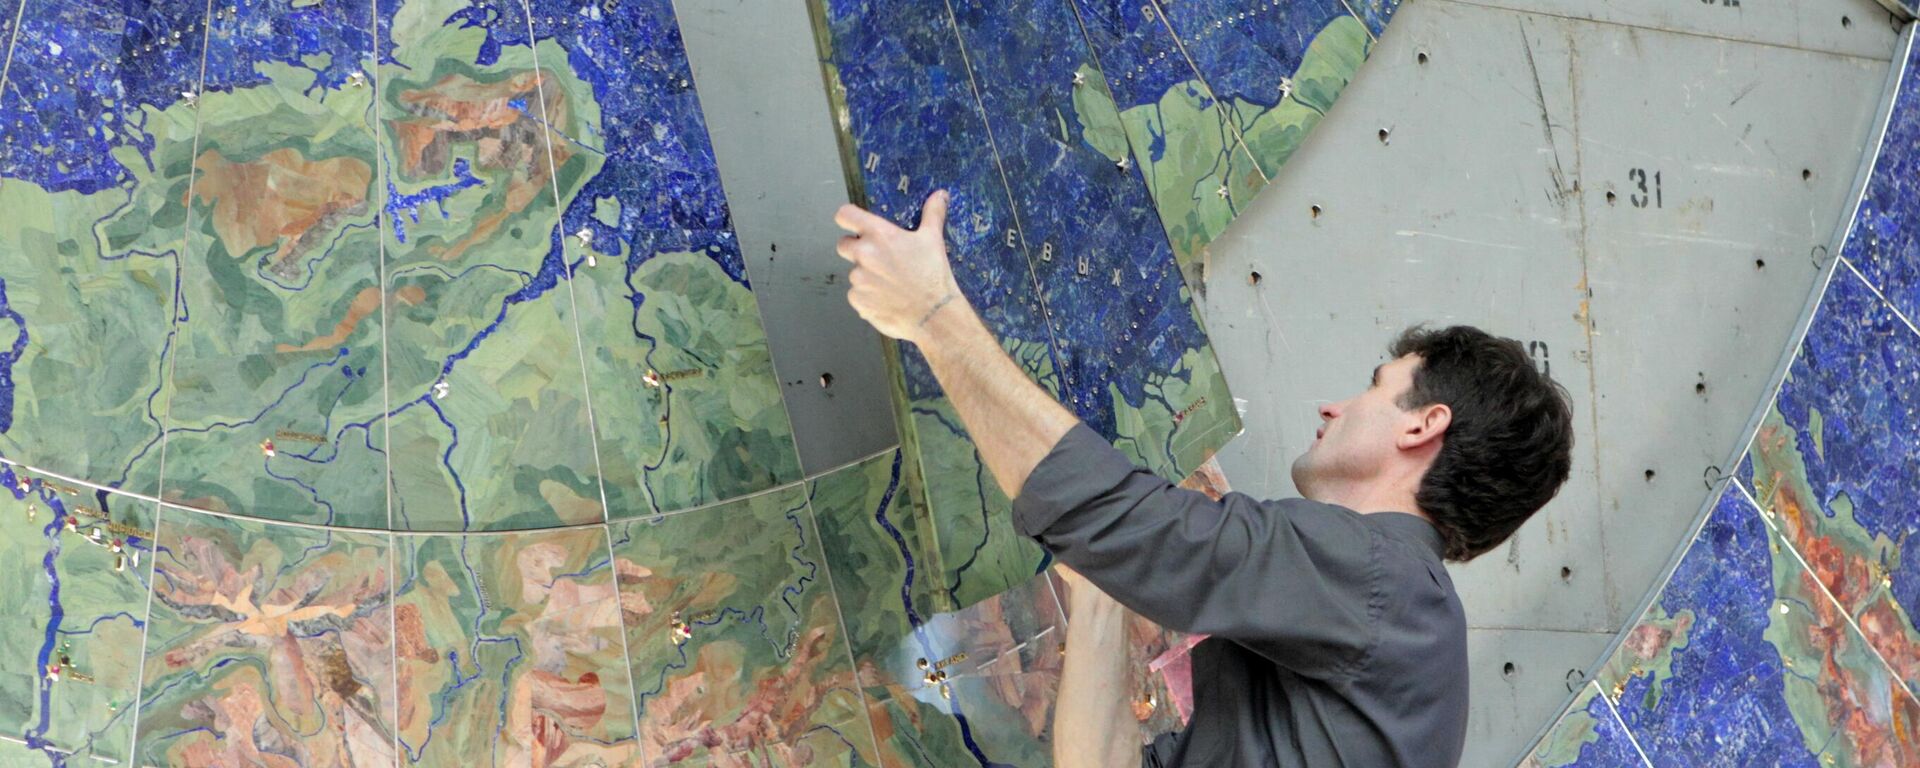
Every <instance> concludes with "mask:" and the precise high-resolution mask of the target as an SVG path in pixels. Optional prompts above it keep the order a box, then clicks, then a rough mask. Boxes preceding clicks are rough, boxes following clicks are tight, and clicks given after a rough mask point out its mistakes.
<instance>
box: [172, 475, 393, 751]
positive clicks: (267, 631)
mask: <svg viewBox="0 0 1920 768" xmlns="http://www.w3.org/2000/svg"><path fill="white" fill-rule="evenodd" d="M160 544H161V546H162V547H163V548H164V549H165V554H164V555H163V556H162V557H161V558H160V559H159V561H158V563H157V565H156V568H157V570H158V573H157V574H156V575H155V577H154V580H153V581H154V585H155V586H154V593H153V609H152V618H151V625H150V626H149V627H148V628H147V636H146V639H147V649H146V659H147V660H146V667H145V676H144V680H143V682H142V684H141V689H140V690H141V717H140V739H139V748H140V761H141V763H142V764H151V765H191V764H226V763H231V762H245V761H250V760H253V759H257V758H256V755H258V754H260V753H261V752H272V753H277V754H280V755H283V756H285V757H287V758H288V759H291V760H292V761H293V762H294V763H296V764H299V765H338V766H391V765H393V764H394V763H395V755H394V751H393V745H394V742H393V726H392V723H393V720H394V710H393V690H394V688H393V684H394V679H393V655H392V649H393V644H392V633H393V626H394V624H393V612H392V605H391V602H390V597H391V595H392V588H393V585H392V583H391V582H390V580H389V576H390V574H391V573H392V569H391V565H390V563H391V557H390V555H391V553H390V552H389V551H388V548H389V537H388V536H387V535H386V534H358V533H347V532H340V531H322V530H315V529H311V528H295V527H288V526H282V525H275V524H271V523H261V522H253V521H237V520H232V519H227V518H219V517H213V516H211V515H204V514H200V513H197V512H189V511H186V510H178V509H168V510H166V511H165V512H164V513H163V514H162V517H161V529H160Z"/></svg>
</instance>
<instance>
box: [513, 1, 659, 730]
mask: <svg viewBox="0 0 1920 768" xmlns="http://www.w3.org/2000/svg"><path fill="white" fill-rule="evenodd" d="M520 12H521V13H523V14H525V15H526V17H527V53H528V54H529V55H530V56H532V57H533V89H534V95H535V96H537V97H539V98H538V99H537V101H539V102H540V128H541V130H540V140H541V143H542V144H544V145H546V148H547V182H548V186H549V187H550V188H551V189H552V190H553V215H554V222H553V229H554V231H555V232H556V233H558V234H559V236H560V269H561V271H562V272H563V273H564V275H563V277H564V278H565V280H566V282H567V306H569V307H572V311H571V312H569V313H568V315H569V317H568V319H570V320H572V321H573V350H574V359H575V360H576V361H578V362H579V363H580V400H581V402H583V403H585V404H586V406H587V444H588V445H590V446H592V448H593V483H594V487H596V488H598V489H599V490H600V521H601V522H603V523H604V522H606V521H608V520H610V519H612V518H613V512H612V510H610V509H608V508H607V474H606V472H605V470H603V469H601V466H600V428H599V425H598V424H597V423H596V422H595V420H594V416H593V384H592V383H591V382H589V381H587V347H586V340H585V339H584V338H582V337H581V333H580V299H579V297H578V296H577V295H576V293H575V291H574V288H573V282H574V270H573V267H572V265H571V262H569V261H568V259H567V252H568V249H567V232H566V225H567V207H566V205H565V204H564V203H563V202H562V201H561V199H560V165H559V164H558V163H556V162H554V159H553V134H554V132H555V131H558V130H559V128H557V127H556V126H554V124H553V119H552V118H551V116H549V115H548V114H547V84H546V80H547V77H546V70H545V69H543V68H542V67H541V66H540V36H539V35H537V34H535V33H534V29H533V6H532V5H531V4H529V3H528V2H527V0H520ZM565 92H566V91H565V89H562V90H561V93H562V94H565ZM587 247H589V248H591V247H592V246H591V245H589V246H587ZM642 474H644V472H643V473H642ZM640 487H641V489H642V490H644V491H646V493H647V497H648V502H649V506H651V502H652V497H653V491H652V489H651V488H650V487H649V486H648V485H647V482H646V478H644V477H642V478H640ZM621 637H622V638H623V640H624V638H625V637H626V636H625V635H621ZM636 722H637V721H636ZM636 727H637V726H636ZM637 733H638V732H637V731H636V734H637ZM636 738H637V736H636Z"/></svg>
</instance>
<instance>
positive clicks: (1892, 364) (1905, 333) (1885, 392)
mask: <svg viewBox="0 0 1920 768" xmlns="http://www.w3.org/2000/svg"><path fill="white" fill-rule="evenodd" d="M1855 236H1856V237H1857V236H1858V230H1857V229H1856V230H1855ZM1776 405H1777V406H1778V408H1779V409H1780V414H1781V416H1782V418H1784V419H1785V420H1786V422H1787V424H1788V425H1789V426H1791V427H1792V428H1793V439H1794V441H1795V444H1796V445H1795V447H1796V448H1797V449H1798V453H1799V455H1800V458H1801V461H1802V462H1803V463H1804V464H1805V467H1806V481H1807V486H1808V488H1809V490H1810V491H1811V492H1812V493H1813V494H1814V495H1815V497H1816V498H1815V499H1814V501H1817V502H1818V504H1819V507H1820V514H1824V515H1827V516H1828V517H1832V516H1833V515H1834V514H1835V512H1834V510H1835V509H1836V508H1837V507H1838V506H1841V505H1838V504H1836V501H1837V500H1839V499H1840V497H1842V496H1845V497H1846V499H1847V502H1848V504H1847V506H1850V507H1851V513H1852V515H1853V519H1854V521H1855V522H1857V523H1859V525H1860V527H1861V528H1863V529H1865V531H1866V532H1867V534H1868V535H1870V536H1873V537H1876V538H1877V537H1881V536H1885V537H1886V538H1887V539H1888V540H1890V541H1893V542H1896V543H1898V542H1907V543H1906V545H1904V546H1898V547H1896V548H1895V549H1897V550H1898V552H1899V555H1898V557H1899V561H1898V562H1889V563H1881V565H1882V567H1884V568H1886V569H1887V571H1888V576H1889V578H1890V579H1891V580H1892V592H1893V597H1894V600H1895V601H1896V602H1898V603H1899V604H1900V605H1901V606H1902V607H1904V608H1905V609H1906V611H1907V614H1908V615H1909V616H1911V615H1914V613H1915V611H1916V609H1920V334H1916V333H1915V332H1914V331H1913V329H1911V328H1908V327H1907V325H1906V324H1905V323H1903V322H1901V321H1900V318H1899V317H1898V316H1897V315H1895V314H1894V313H1893V312H1892V311H1891V310H1890V309H1889V308H1888V307H1887V305H1886V304H1885V303H1884V302H1882V301H1881V300H1880V297H1878V296H1875V295H1874V294H1873V291H1872V290H1871V289H1870V288H1869V287H1868V286H1867V285H1866V283H1864V282H1862V281H1861V279H1860V277H1859V276H1857V275H1855V274H1854V273H1853V271H1852V270H1850V269H1847V268H1845V266H1844V265H1843V266H1841V267H1840V268H1839V269H1838V271H1837V272H1836V274H1835V275H1834V276H1833V280H1832V282H1830V283H1829V284H1828V287H1827V293H1826V295H1825V296H1824V297H1823V298H1822V299H1821V303H1820V309H1819V310H1818V311H1817V312H1816V313H1815V315H1814V318H1813V321H1812V323H1811V324H1809V326H1808V328H1807V336H1806V339H1805V340H1804V341H1802V342H1801V345H1800V351H1799V353H1798V354H1797V355H1795V357H1794V359H1793V363H1792V364H1791V366H1790V367H1789V368H1788V374H1787V379H1786V381H1785V382H1783V383H1782V384H1781V386H1780V394H1779V398H1778V400H1777V401H1776ZM1816 411H1817V412H1818V413H1819V418H1818V420H1817V421H1816V419H1815V417H1814V413H1815V412H1816ZM1816 424H1817V425H1818V426H1819V434H1818V435H1816V434H1815V429H1814V427H1815V425H1816ZM1816 440H1817V442H1816ZM1742 476H1743V477H1751V476H1752V474H1751V470H1750V469H1749V470H1747V471H1746V472H1744V473H1743V475H1742Z"/></svg>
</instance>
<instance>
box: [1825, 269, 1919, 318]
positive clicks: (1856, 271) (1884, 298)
mask: <svg viewBox="0 0 1920 768" xmlns="http://www.w3.org/2000/svg"><path fill="white" fill-rule="evenodd" d="M1838 258H1839V259H1840V263H1841V264H1845V265H1846V266H1847V271H1848V272H1852V273H1853V276H1854V277H1857V278H1860V284H1861V285H1864V286H1866V287H1867V290H1869V291H1872V292H1873V295H1874V296H1876V297H1878V298H1879V299H1880V304H1881V306H1884V307H1886V308H1887V309H1888V310H1890V311H1892V312H1893V316H1894V317H1897V318H1900V324H1901V325H1904V326H1906V327H1907V330H1909V331H1913V335H1915V336H1920V328H1916V327H1914V324H1913V320H1911V319H1909V318H1908V317H1907V313H1905V312H1901V311H1900V308H1899V307H1896V306H1894V305H1893V302H1892V301H1889V300H1887V295H1886V294H1884V293H1881V292H1880V286H1877V285H1874V284H1873V281H1872V280H1868V279H1867V276H1866V275H1864V274H1861V273H1860V268H1859V267H1856V266H1854V265H1853V260H1852V259H1848V258H1847V257H1845V256H1841V257H1838Z"/></svg>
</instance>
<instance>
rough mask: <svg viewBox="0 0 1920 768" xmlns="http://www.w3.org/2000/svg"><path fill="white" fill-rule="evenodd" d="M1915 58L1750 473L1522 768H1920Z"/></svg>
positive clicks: (1903, 71)
mask: <svg viewBox="0 0 1920 768" xmlns="http://www.w3.org/2000/svg"><path fill="white" fill-rule="evenodd" d="M1913 40H1914V33H1913V31H1912V30H1909V31H1908V33H1907V37H1906V41H1907V42H1906V49H1905V50H1906V51H1907V55H1906V57H1905V63H1904V66H1896V67H1895V72H1894V77H1896V78H1900V79H1899V80H1898V81H1897V82H1898V87H1897V88H1896V89H1895V90H1894V92H1893V93H1894V101H1893V103H1892V104H1891V105H1890V107H1889V113H1890V115H1889V119H1888V121H1887V125H1886V130H1885V136H1884V138H1883V139H1882V141H1881V143H1880V147H1879V153H1878V157H1877V158H1871V159H1870V160H1869V162H1871V163H1873V165H1872V166H1870V170H1871V174H1870V175H1869V176H1868V177H1867V181H1866V188H1865V189H1864V190H1863V191H1862V196H1861V200H1860V204H1859V207H1858V209H1857V210H1856V211H1855V212H1854V215H1853V217H1852V219H1851V221H1850V222H1848V223H1847V225H1846V226H1847V229H1846V234H1845V239H1844V242H1843V245H1842V247H1841V248H1840V249H1839V251H1838V252H1839V254H1840V255H1839V258H1838V260H1837V263H1836V264H1834V266H1833V267H1832V268H1831V278H1830V280H1829V281H1828V282H1826V284H1825V285H1824V286H1823V287H1822V288H1821V289H1820V290H1822V291H1823V293H1822V294H1821V295H1820V296H1819V302H1818V307H1817V309H1816V310H1815V312H1814V314H1813V316H1812V318H1811V320H1810V321H1809V325H1808V327H1807V330H1806V334H1805V337H1804V338H1803V339H1800V340H1799V341H1798V342H1797V346H1795V347H1794V348H1793V349H1792V350H1791V352H1792V357H1791V360H1790V363H1789V365H1788V367H1787V370H1786V375H1785V378H1784V380H1783V381H1782V382H1781V384H1780V387H1779V390H1778V392H1777V393H1776V394H1775V396H1774V397H1772V398H1771V399H1770V400H1769V401H1768V402H1767V403H1766V404H1765V406H1764V409H1763V412H1762V414H1761V420H1760V424H1759V429H1758V431H1757V432H1756V434H1755V435H1754V437H1753V440H1752V442H1751V444H1750V445H1748V446H1747V447H1746V450H1745V452H1744V455H1743V458H1742V460H1741V462H1740V464H1739V468H1738V471H1737V472H1735V473H1734V475H1733V476H1732V477H1731V478H1730V479H1728V480H1726V481H1725V482H1723V483H1722V485H1721V486H1719V489H1718V491H1717V494H1718V497H1717V501H1716V502H1715V503H1714V504H1713V506H1712V508H1711V509H1710V510H1709V511H1708V513H1707V516H1706V517H1705V519H1704V521H1703V523H1702V528H1701V529H1700V532H1699V533H1698V535H1697V536H1695V537H1694V538H1693V539H1692V541H1691V542H1690V543H1689V544H1688V546H1687V548H1686V550H1685V551H1684V553H1683V554H1682V555H1681V557H1680V560H1679V562H1678V564H1677V565H1676V566H1675V568H1674V570H1673V572H1672V574H1671V575H1670V576H1669V577H1668V578H1667V580H1666V581H1665V582H1664V584H1663V585H1662V586H1661V587H1659V588H1658V592H1657V594H1656V595H1655V596H1654V599H1653V601H1652V603H1651V604H1650V605H1649V606H1648V607H1647V609H1646V611H1645V613H1643V614H1642V615H1641V616H1640V617H1639V618H1638V619H1637V620H1636V621H1635V623H1634V624H1633V625H1632V626H1630V627H1628V628H1627V630H1626V631H1625V633H1624V634H1623V636H1622V637H1621V638H1620V640H1619V641H1618V645H1617V647H1616V648H1615V649H1614V650H1613V651H1612V652H1611V654H1610V656H1609V657H1608V658H1607V659H1606V660H1605V661H1604V663H1603V665H1602V666H1601V668H1600V670H1599V672H1598V674H1596V675H1595V677H1594V680H1593V683H1592V684H1591V685H1589V686H1588V687H1587V689H1585V690H1586V691H1587V692H1584V693H1582V694H1581V695H1580V697H1579V698H1577V699H1576V700H1575V704H1576V706H1574V707H1572V708H1570V709H1569V711H1568V712H1567V713H1565V714H1564V715H1563V716H1562V717H1561V718H1560V720H1559V721H1558V722H1557V723H1555V724H1554V725H1553V726H1552V727H1551V729H1550V730H1549V731H1548V733H1547V734H1546V735H1545V736H1544V737H1543V738H1542V740H1541V741H1540V742H1539V743H1538V744H1536V746H1535V748H1534V751H1533V753H1532V754H1531V755H1530V756H1529V757H1528V764H1529V765H1537V766H1566V765H1581V766H1615V765H1796V766H1810V767H1811V766H1880V765H1914V764H1920V698H1916V697H1915V692H1916V691H1920V630H1916V621H1915V613H1916V611H1920V535H1916V534H1920V506H1917V505H1916V502H1915V499H1920V472H1916V471H1915V468H1916V467H1920V443H1917V442H1916V441H1915V439H1914V438H1915V435H1920V328H1916V327H1915V325H1914V323H1913V318H1914V317H1915V315H1914V314H1913V309H1914V308H1915V305H1914V303H1913V301H1912V298H1913V297H1914V296H1915V295H1916V294H1915V292H1914V291H1915V288H1916V283H1915V275H1920V247H1917V245H1916V244H1920V234H1917V233H1920V188H1917V187H1916V178H1920V177H1916V175H1915V169H1916V163H1917V162H1920V76H1917V75H1916V73H1917V72H1920V48H1916V47H1915V46H1914V45H1913ZM1596 694H1598V695H1596ZM1602 696H1604V697H1605V698H1604V699H1602V698H1601V697H1602ZM1589 697H1591V698H1592V700H1593V702H1598V704H1608V705H1610V706H1608V707H1600V706H1596V705H1594V704H1593V703H1591V702H1586V703H1583V702H1585V700H1586V699H1588V698H1589ZM1603 710H1604V711H1603ZM1610 718H1611V719H1610ZM1623 744H1625V747H1627V748H1623Z"/></svg>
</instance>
